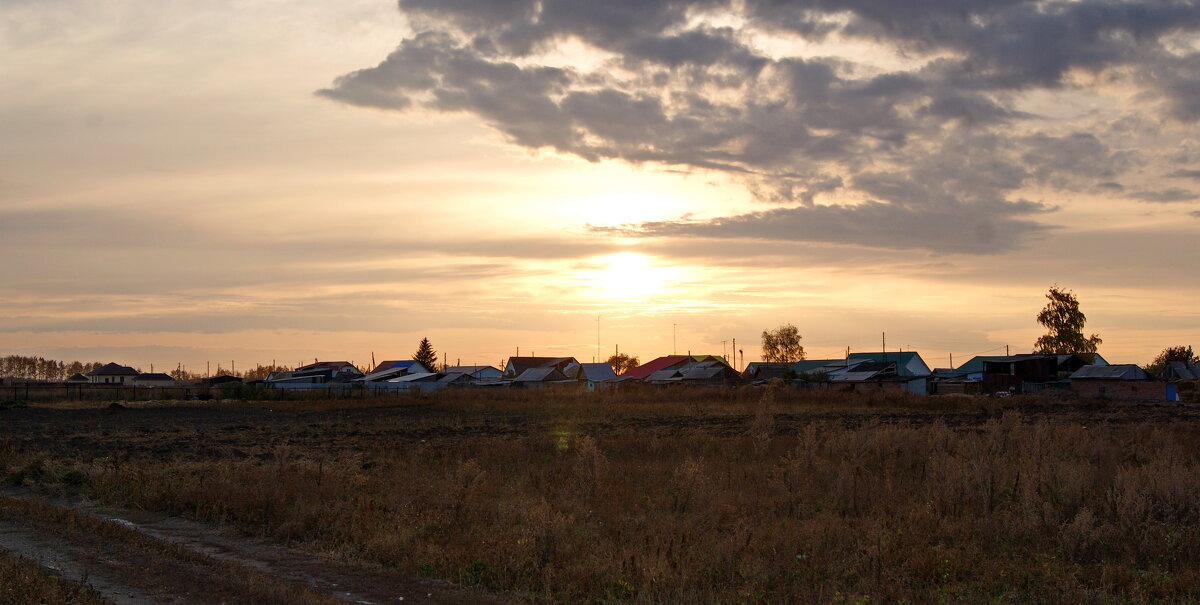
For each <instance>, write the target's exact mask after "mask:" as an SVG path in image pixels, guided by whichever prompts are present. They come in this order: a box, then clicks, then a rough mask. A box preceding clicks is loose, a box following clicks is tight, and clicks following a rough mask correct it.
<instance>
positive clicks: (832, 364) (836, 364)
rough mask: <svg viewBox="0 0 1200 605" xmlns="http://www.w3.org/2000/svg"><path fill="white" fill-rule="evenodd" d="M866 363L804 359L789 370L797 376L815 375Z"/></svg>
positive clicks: (844, 360)
mask: <svg viewBox="0 0 1200 605" xmlns="http://www.w3.org/2000/svg"><path fill="white" fill-rule="evenodd" d="M864 361H867V360H858V361H848V360H846V359H802V360H800V361H797V362H796V363H793V364H792V365H790V366H788V368H789V369H790V370H791V371H793V372H795V373H797V374H815V373H817V372H829V371H831V370H842V369H845V368H848V367H852V366H855V365H858V364H860V363H863V362H864Z"/></svg>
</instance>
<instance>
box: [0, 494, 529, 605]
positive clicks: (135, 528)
mask: <svg viewBox="0 0 1200 605" xmlns="http://www.w3.org/2000/svg"><path fill="white" fill-rule="evenodd" d="M0 493H2V495H0V548H3V549H5V550H8V551H10V552H12V553H14V554H17V555H19V556H21V557H24V558H26V559H29V560H32V561H35V562H38V563H40V564H41V565H43V566H44V567H46V568H48V569H50V570H52V571H54V572H56V573H58V574H59V575H61V576H63V577H65V578H67V579H69V580H73V581H75V582H79V583H81V584H86V585H89V586H91V587H92V588H94V589H96V590H97V591H98V592H100V593H101V594H102V595H103V596H104V597H105V598H108V599H110V600H112V601H113V602H114V603H120V604H131V605H140V604H143V603H145V604H152V603H177V604H185V603H186V604H193V603H195V604H208V603H213V604H216V603H281V604H282V603H301V604H303V603H312V604H317V603H362V604H384V603H450V604H457V603H463V604H466V603H501V602H509V601H512V600H517V599H503V598H501V597H497V596H495V595H490V594H482V593H477V592H472V591H469V590H466V589H461V588H457V587H454V586H451V585H449V584H446V583H443V582H437V581H432V580H424V579H420V578H407V577H403V576H402V575H401V574H399V573H397V572H394V571H390V570H386V569H382V568H379V567H375V566H370V565H355V564H351V563H347V562H344V561H339V560H334V559H333V558H327V557H321V556H317V555H314V554H310V553H306V552H302V551H299V550H296V549H292V548H287V547H283V546H279V545H274V544H270V543H267V542H265V541H260V540H253V539H248V538H244V537H241V536H238V535H237V534H236V533H234V532H232V531H231V530H228V529H222V528H217V527H213V526H210V525H205V524H202V523H195V522H192V521H187V520H184V519H179V518H173V517H166V516H163V515H156V514H151V513H145V512H140V511H130V510H121V509H114V508H108V507H101V506H96V505H93V504H90V503H87V502H84V501H82V500H74V501H65V500H54V501H50V500H47V499H44V498H40V497H37V496H34V495H32V494H31V493H30V492H29V491H27V490H23V489H17V488H7V489H5V490H3V491H2V492H0Z"/></svg>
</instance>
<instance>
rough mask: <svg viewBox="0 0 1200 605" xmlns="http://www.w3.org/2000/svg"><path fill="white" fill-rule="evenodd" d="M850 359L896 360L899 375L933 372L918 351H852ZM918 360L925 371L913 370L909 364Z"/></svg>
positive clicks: (921, 374) (925, 374) (924, 374)
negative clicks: (917, 371)
mask: <svg viewBox="0 0 1200 605" xmlns="http://www.w3.org/2000/svg"><path fill="white" fill-rule="evenodd" d="M847 359H848V360H849V361H865V360H870V361H881V362H889V361H891V362H896V374H897V375H899V376H928V375H929V374H931V373H932V372H931V371H930V370H929V365H928V364H926V363H925V360H924V359H921V355H920V354H919V353H917V352H916V351H903V352H900V351H897V352H894V353H884V352H880V353H851V354H850V356H849V357H848V358H847ZM914 360H916V361H918V362H919V363H920V364H921V366H922V367H924V368H925V369H924V371H923V372H920V373H916V372H913V370H912V368H910V367H909V365H910V364H911V363H912V362H913V361H914Z"/></svg>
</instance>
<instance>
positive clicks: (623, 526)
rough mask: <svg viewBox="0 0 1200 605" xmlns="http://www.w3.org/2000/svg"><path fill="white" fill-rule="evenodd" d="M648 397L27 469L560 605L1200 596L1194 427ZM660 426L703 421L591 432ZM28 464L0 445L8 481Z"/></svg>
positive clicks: (124, 498)
mask: <svg viewBox="0 0 1200 605" xmlns="http://www.w3.org/2000/svg"><path fill="white" fill-rule="evenodd" d="M652 395H653V394H651V395H647V396H645V397H646V398H645V399H644V400H641V399H639V398H640V397H642V395H640V394H628V393H624V394H619V395H617V396H614V397H611V398H610V399H609V400H605V399H604V398H603V397H601V398H591V399H589V400H587V401H588V405H584V404H582V403H580V401H583V400H581V399H576V397H577V395H575V394H563V395H554V396H550V395H538V396H530V395H528V394H526V395H524V397H523V398H521V397H518V396H517V395H513V394H510V393H502V394H490V393H489V394H486V395H485V396H480V397H477V398H471V399H462V398H463V397H465V396H463V395H453V396H452V397H451V396H447V397H443V398H440V399H439V398H437V397H427V398H417V401H416V402H415V403H421V402H422V401H423V402H424V403H425V404H428V405H430V406H435V407H437V408H438V409H445V408H449V409H454V410H458V411H459V412H461V416H458V417H457V420H456V417H453V416H446V415H443V416H439V417H438V418H439V419H438V420H428V421H426V422H428V423H429V424H436V423H438V422H441V423H446V424H451V425H452V424H453V423H455V422H460V423H461V422H462V421H463V420H462V419H463V418H471V417H472V415H473V414H480V413H483V412H486V411H493V412H494V411H498V410H504V409H513V408H516V409H520V410H539V411H540V412H541V413H542V414H543V416H542V417H543V418H544V419H545V422H544V423H543V424H540V425H535V428H533V429H530V430H529V431H527V432H526V433H524V434H520V435H505V436H465V437H457V438H454V439H452V440H450V439H443V440H438V439H430V440H429V441H428V442H420V441H414V440H405V441H389V440H386V439H378V438H376V439H374V440H371V441H367V442H364V443H362V444H361V447H355V448H338V449H333V450H328V449H325V448H322V447H321V446H320V445H309V446H301V445H295V444H294V443H293V442H292V441H291V440H290V439H289V433H287V432H280V433H279V434H277V435H275V436H274V440H273V441H272V443H274V444H275V445H273V446H271V447H270V455H269V456H267V457H265V458H263V459H260V458H253V457H252V458H232V457H230V458H219V459H215V460H214V459H211V458H199V457H195V458H186V457H181V458H178V459H174V460H170V459H167V460H163V459H150V458H145V459H120V458H111V457H110V458H103V459H99V458H97V459H86V460H85V459H68V458H62V459H52V460H51V459H41V460H40V461H39V462H38V464H39V465H40V466H39V467H38V468H37V469H36V470H37V473H35V474H36V475H37V477H39V481H41V482H42V483H43V484H58V485H60V487H61V488H62V489H69V490H76V489H77V490H79V491H81V492H83V493H84V494H85V495H87V496H89V497H92V498H96V499H99V500H102V501H105V502H110V503H114V504H119V505H124V506H136V507H144V508H147V509H153V510H159V511H166V512H170V513H176V514H184V515H187V516H189V517H193V518H197V519H202V520H207V521H213V522H221V523H231V524H235V525H237V526H238V527H240V528H242V529H243V530H245V531H246V532H248V533H251V534H255V535H260V536H266V537H271V538H274V539H277V540H281V541H285V542H290V543H294V544H301V545H307V546H308V547H310V548H313V549H320V550H324V551H328V552H336V553H340V554H341V555H343V556H346V557H351V558H357V559H364V560H369V561H373V562H379V563H382V564H385V565H388V566H393V567H396V568H399V569H402V570H406V571H409V572H414V573H419V574H422V575H426V576H434V577H438V578H443V579H448V580H452V581H457V582H462V583H470V584H476V585H482V586H486V587H492V588H496V589H509V590H517V591H522V592H525V593H528V594H532V595H543V596H545V597H547V598H549V599H551V600H556V601H588V602H632V603H659V602H665V603H680V602H836V603H841V602H867V601H868V600H869V601H870V602H875V601H885V602H989V603H990V602H1013V603H1027V602H1055V603H1057V602H1069V603H1097V602H1113V603H1118V602H1121V603H1124V602H1132V603H1151V602H1200V571H1198V570H1200V450H1197V448H1196V447H1195V444H1196V443H1200V426H1197V425H1195V424H1193V423H1187V424H1179V425H1171V424H1143V423H1137V422H1133V423H1128V424H1111V425H1108V424H1099V425H1091V424H1081V423H1078V422H1073V421H1043V420H1036V421H1031V420H1029V419H1026V418H1025V417H1023V416H1022V414H1021V412H1020V411H1019V410H1015V411H1010V412H1008V413H1006V414H1005V415H1004V416H1003V417H1002V418H997V419H992V420H989V421H986V422H982V423H980V424H977V425H975V426H967V427H956V428H951V427H949V426H947V425H946V424H944V423H942V422H940V421H936V420H935V421H933V422H932V423H930V424H927V425H923V426H917V425H914V424H907V423H904V422H899V423H882V422H870V421H868V422H866V423H865V425H862V426H852V427H848V426H846V425H845V424H844V423H842V422H840V421H830V420H814V421H812V422H808V423H806V424H804V425H803V426H802V427H801V428H800V429H799V430H796V431H794V432H791V433H789V434H780V431H779V429H778V424H777V416H776V414H777V413H778V411H779V410H781V409H788V410H791V411H793V412H794V411H796V410H804V409H810V410H820V411H822V412H827V411H829V410H830V409H836V408H837V406H839V405H843V404H844V405H845V406H847V407H849V408H851V409H853V410H857V411H858V412H857V413H864V414H865V413H870V412H872V411H875V412H884V411H891V412H895V411H897V410H899V411H906V410H914V409H917V410H925V411H926V412H930V416H929V417H931V418H936V413H934V412H931V410H936V409H937V408H938V406H942V405H947V403H946V402H945V401H929V400H919V401H915V400H910V399H900V400H888V399H886V398H870V397H867V398H857V399H854V400H848V399H847V398H846V397H843V396H842V395H840V394H820V395H819V396H817V397H815V398H814V399H812V400H806V401H794V400H792V395H790V394H787V393H772V394H770V395H769V396H765V397H764V396H763V394H762V393H761V392H759V393H758V396H757V398H752V397H749V396H743V395H740V394H738V393H736V392H728V393H725V392H722V393H709V394H708V396H707V397H708V398H707V399H705V398H703V397H700V396H695V397H694V398H692V396H691V395H687V396H685V397H684V401H680V402H672V403H664V402H663V401H662V393H661V392H659V393H658V399H657V400H656V399H654V397H653V396H652ZM681 396H682V393H681ZM971 405H981V406H986V405H987V404H986V402H983V403H972V404H971ZM806 406H808V407H806ZM712 409H720V410H722V411H724V412H727V413H740V414H748V416H747V419H746V420H745V421H744V428H743V430H742V432H741V433H740V434H734V435H721V434H713V433H710V432H705V431H704V430H702V429H703V426H702V423H703V422H704V419H705V418H706V416H703V414H706V413H708V411H709V410H712ZM654 415H681V416H689V415H690V416H692V417H693V418H695V419H696V420H697V423H699V424H697V425H695V426H694V428H690V429H689V428H684V429H681V430H680V431H676V432H674V433H664V432H662V431H649V432H647V431H639V430H636V429H629V428H618V429H615V430H605V431H591V432H589V430H588V429H586V428H581V427H588V426H590V425H589V422H592V421H594V420H596V419H597V418H614V417H621V418H631V417H640V416H654ZM684 426H685V427H686V426H687V425H686V424H685V425H684ZM371 428H373V427H372V426H371V425H369V424H367V425H361V424H359V425H348V426H347V427H346V429H345V430H346V431H347V438H348V439H350V438H354V436H353V435H351V434H350V432H352V431H353V432H358V431H367V432H370V431H369V430H368V429H371ZM120 437H121V434H120V433H119V432H116V433H114V434H113V435H111V436H110V437H109V438H110V439H111V440H112V441H113V443H114V447H117V446H116V445H115V444H118V443H119V439H120ZM258 438H261V435H259V437H258ZM30 456H31V453H30V452H17V451H9V452H8V453H7V454H4V453H3V452H0V460H6V461H7V465H8V466H9V468H10V477H14V476H17V478H18V479H20V478H28V477H30V476H31V475H30V474H29V473H26V474H24V475H20V474H19V473H20V472H22V471H21V469H22V468H23V467H22V465H26V466H27V465H29V464H30V463H31V462H30V460H31V459H32V458H31V457H30ZM14 473H15V474H16V475H14ZM18 475H19V476H18ZM66 476H70V477H73V479H72V481H59V480H57V479H56V478H61V477H66ZM71 484H74V485H75V486H76V487H70V485H71ZM62 486H66V487H62Z"/></svg>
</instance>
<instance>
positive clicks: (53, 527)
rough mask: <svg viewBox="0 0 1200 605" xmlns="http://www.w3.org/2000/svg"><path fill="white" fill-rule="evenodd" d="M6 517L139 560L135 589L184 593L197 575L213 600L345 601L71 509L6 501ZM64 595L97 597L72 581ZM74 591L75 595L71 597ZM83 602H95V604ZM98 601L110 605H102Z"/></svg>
mask: <svg viewBox="0 0 1200 605" xmlns="http://www.w3.org/2000/svg"><path fill="white" fill-rule="evenodd" d="M0 518H15V519H20V520H23V521H25V522H30V521H32V522H33V523H34V524H35V525H36V526H37V527H39V528H41V529H42V530H43V531H46V532H48V533H51V534H54V535H56V536H59V537H61V538H63V539H66V540H68V541H70V542H72V543H74V544H94V546H93V547H94V548H96V549H97V553H99V555H100V556H101V558H107V559H113V558H117V557H120V558H137V559H138V560H140V561H142V563H141V564H140V567H139V569H137V570H136V573H135V574H134V577H126V578H122V579H123V580H124V581H126V582H127V583H130V584H131V585H134V586H154V585H161V584H162V583H164V582H165V583H168V584H174V585H177V586H179V587H180V588H181V589H182V588H183V584H184V582H187V581H191V582H194V581H195V576H196V575H197V574H202V577H203V578H205V580H204V582H205V583H204V585H203V586H201V587H199V588H198V589H199V590H200V591H201V592H202V594H204V595H205V596H206V597H208V598H217V599H223V600H229V599H233V600H249V602H254V603H263V604H271V603H277V604H289V605H292V604H306V605H333V604H334V603H338V602H339V601H337V600H335V599H333V598H331V597H329V596H328V595H326V594H325V593H323V592H321V591H318V590H315V589H312V588H309V587H307V586H296V585H292V584H287V583H285V582H282V581H280V580H277V579H275V578H273V577H270V576H268V575H266V574H264V573H261V572H258V571H255V570H252V569H249V568H246V567H243V566H240V565H236V564H233V563H228V562H224V561H218V560H216V559H213V558H210V557H207V556H205V555H202V554H198V553H195V552H192V551H190V550H187V549H185V548H183V547H181V546H178V545H175V544H171V543H169V542H166V541H163V540H159V539H157V538H153V537H150V536H148V535H146V534H143V533H141V532H139V531H136V530H133V529H130V528H127V527H122V526H120V525H118V524H116V523H112V522H109V521H104V520H101V519H97V518H95V517H91V516H88V515H85V514H81V513H77V512H74V511H70V510H66V509H64V508H60V507H58V506H54V505H52V504H49V503H46V502H40V501H31V500H25V499H20V498H10V497H6V496H0ZM0 552H3V551H0ZM63 582H66V581H65V580H64V581H63ZM187 588H188V589H190V590H192V591H195V590H197V587H196V586H188V587H187ZM31 590H32V588H31ZM64 590H67V592H66V593H64V594H68V595H75V594H78V595H92V594H93V593H92V592H91V591H89V590H87V589H78V590H76V589H72V588H71V586H70V583H69V582H66V584H65V588H64ZM72 590H74V592H71V591H72ZM0 592H2V590H0ZM81 598H82V597H81ZM15 602H18V603H54V602H58V601H57V600H56V599H46V600H42V599H32V600H18V601H15ZM65 602H74V601H65ZM79 602H82V603H90V602H92V601H86V600H84V601H79ZM98 602H107V601H104V600H100V601H98Z"/></svg>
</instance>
